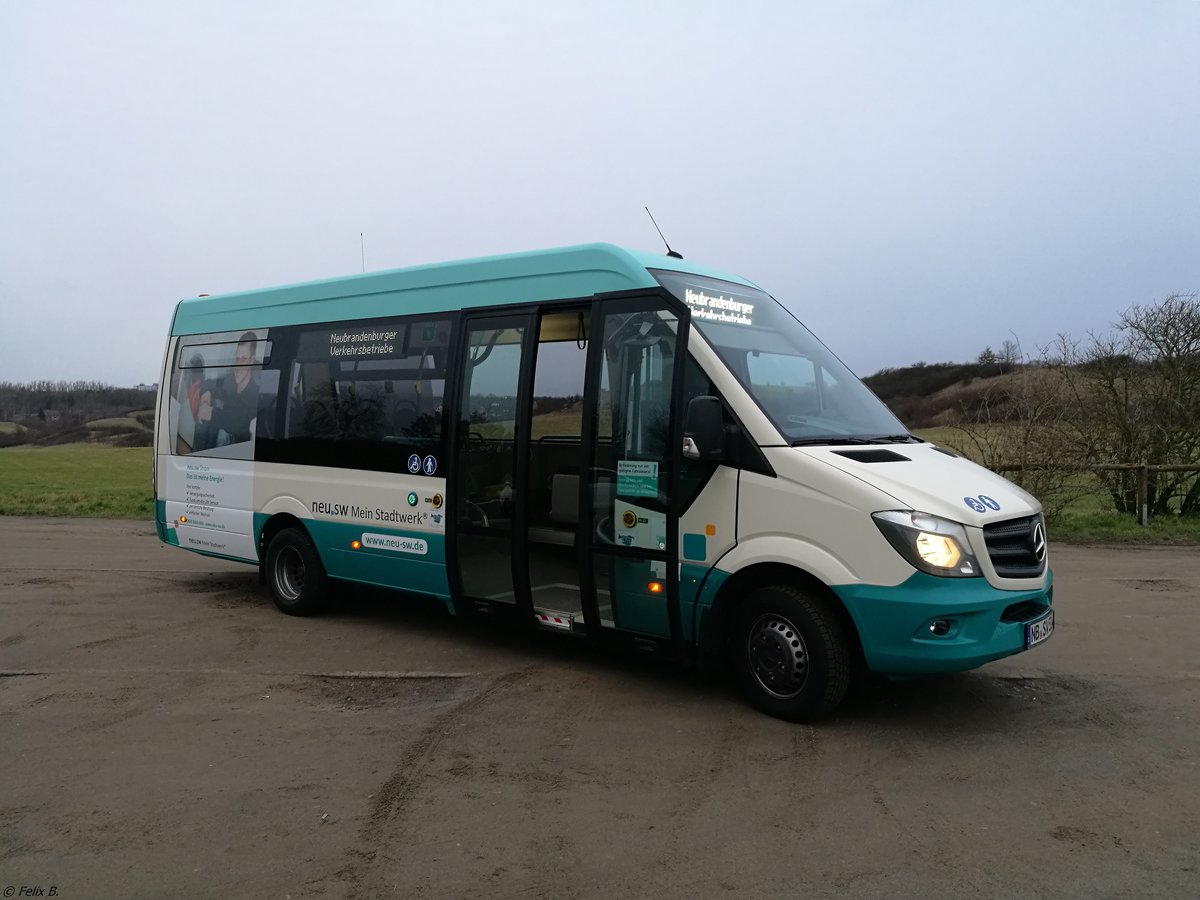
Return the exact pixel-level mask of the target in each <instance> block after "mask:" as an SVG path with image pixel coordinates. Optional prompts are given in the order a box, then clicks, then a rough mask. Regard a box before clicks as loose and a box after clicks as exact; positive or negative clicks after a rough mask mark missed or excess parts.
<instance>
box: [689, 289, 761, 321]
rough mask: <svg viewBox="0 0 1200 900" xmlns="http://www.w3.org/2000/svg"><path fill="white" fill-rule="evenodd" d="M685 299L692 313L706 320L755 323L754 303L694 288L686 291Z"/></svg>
mask: <svg viewBox="0 0 1200 900" xmlns="http://www.w3.org/2000/svg"><path fill="white" fill-rule="evenodd" d="M683 299H684V300H685V301H686V302H687V305H688V307H689V308H690V309H691V310H692V315H693V316H695V317H696V318H697V319H704V320H705V321H706V322H725V323H727V324H731V325H753V324H754V320H753V318H752V316H753V313H754V304H753V303H743V302H742V301H741V300H734V299H733V298H732V297H727V296H726V295H725V294H708V293H705V292H704V291H698V290H695V289H694V288H687V290H685V291H684V294H683Z"/></svg>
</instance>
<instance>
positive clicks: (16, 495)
mask: <svg viewBox="0 0 1200 900" xmlns="http://www.w3.org/2000/svg"><path fill="white" fill-rule="evenodd" d="M152 466H153V451H152V450H151V449H150V448H149V447H130V448H122V447H107V446H102V445H99V444H66V445H64V446H61V447H25V446H22V447H10V448H7V449H4V450H0V515H5V516H84V517H90V518H113V519H128V518H145V517H149V516H152V515H153V514H154V493H153V488H152V486H151V483H150V480H151V470H152Z"/></svg>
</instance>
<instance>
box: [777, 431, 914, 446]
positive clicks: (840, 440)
mask: <svg viewBox="0 0 1200 900" xmlns="http://www.w3.org/2000/svg"><path fill="white" fill-rule="evenodd" d="M923 443H925V441H924V440H923V439H921V438H919V437H917V436H916V435H915V434H881V435H880V436H879V437H833V436H829V437H811V438H797V439H796V440H794V441H792V446H793V447H814V446H818V445H821V444H826V445H830V446H843V445H846V444H923Z"/></svg>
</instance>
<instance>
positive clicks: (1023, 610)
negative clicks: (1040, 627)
mask: <svg viewBox="0 0 1200 900" xmlns="http://www.w3.org/2000/svg"><path fill="white" fill-rule="evenodd" d="M1049 608H1050V607H1048V606H1047V605H1046V604H1045V603H1038V602H1037V601H1036V600H1023V601H1022V602H1020V603H1014V604H1013V605H1012V606H1009V607H1007V608H1006V609H1005V610H1004V612H1002V613H1000V621H1001V622H1032V621H1033V620H1034V619H1036V618H1037V617H1038V616H1040V615H1043V614H1044V613H1045V612H1046V610H1048V609H1049Z"/></svg>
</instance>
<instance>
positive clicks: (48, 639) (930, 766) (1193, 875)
mask: <svg viewBox="0 0 1200 900" xmlns="http://www.w3.org/2000/svg"><path fill="white" fill-rule="evenodd" d="M1052 561H1053V565H1054V568H1055V575H1056V581H1055V584H1056V590H1055V597H1056V609H1057V616H1056V618H1057V628H1056V633H1055V635H1054V637H1053V638H1052V639H1051V640H1050V641H1049V642H1048V644H1046V645H1045V646H1044V647H1041V648H1038V649H1037V650H1035V651H1033V652H1031V653H1028V654H1022V655H1019V656H1017V657H1013V658H1010V659H1008V660H1004V661H1001V662H999V663H993V664H992V665H990V666H986V667H984V668H983V669H980V670H978V671H975V672H970V673H965V674H961V675H954V676H945V677H939V678H935V679H928V680H921V681H913V682H907V683H898V684H886V685H879V686H873V687H870V688H867V689H865V690H863V691H861V692H860V693H859V694H857V695H855V696H854V697H853V698H852V699H851V701H850V702H849V703H848V704H847V705H846V707H845V708H844V709H843V710H842V711H841V712H840V713H839V714H838V715H837V716H836V717H834V718H832V719H830V720H827V721H825V722H823V723H821V724H819V725H816V726H797V725H790V724H787V723H784V722H779V721H775V720H773V719H770V718H767V717H764V716H762V715H760V714H758V713H755V712H754V711H752V710H751V709H749V708H747V707H746V706H744V705H742V703H741V702H740V701H739V700H738V699H737V697H736V696H735V694H734V693H733V691H732V689H731V688H730V687H729V686H727V685H726V683H725V682H724V680H723V679H721V678H719V677H715V676H707V677H697V676H695V675H692V674H689V673H686V672H680V671H678V670H676V669H674V668H672V667H671V666H669V665H666V664H663V663H661V662H656V661H653V660H650V659H645V658H633V657H628V656H621V655H616V654H609V653H604V652H599V651H595V650H591V649H589V648H587V647H585V646H582V645H581V644H580V643H578V642H576V641H572V640H570V639H567V638H564V637H562V636H559V635H554V634H517V633H514V632H511V631H504V632H500V633H498V634H496V633H488V630H487V629H486V628H482V627H472V628H466V627H463V626H462V625H460V624H459V623H456V622H455V621H454V620H453V619H451V618H450V617H448V616H447V615H446V614H445V613H444V611H442V610H441V608H440V607H439V606H438V605H436V604H432V603H428V602H425V601H421V600H413V599H411V598H406V597H402V596H400V595H395V594H388V593H383V592H360V593H357V594H355V595H354V596H353V597H351V598H349V599H348V600H347V601H346V603H345V604H344V605H343V606H342V607H340V608H339V610H338V611H337V612H335V613H332V614H329V615H326V616H323V617H321V618H317V619H294V618H289V617H286V616H283V615H280V614H279V613H277V612H276V611H275V609H274V607H273V606H272V604H271V602H270V600H269V598H268V597H267V595H266V592H265V590H263V589H262V588H260V586H259V584H258V579H257V573H256V572H255V571H254V570H252V569H250V568H249V567H245V566H237V565H235V564H226V563H223V562H220V561H214V560H207V559H204V558H202V557H199V556H195V555H192V554H189V553H186V552H184V551H180V550H177V549H173V548H168V547H165V546H161V545H159V544H158V542H157V540H156V539H155V537H154V535H153V530H152V528H151V527H149V526H148V525H146V524H144V523H141V522H121V521H100V520H62V519H59V520H49V519H14V518H7V519H4V518H0V753H2V764H0V894H3V896H5V897H8V896H22V895H21V893H19V892H20V891H21V889H22V888H25V889H27V890H32V889H34V888H39V887H40V888H42V889H43V890H44V891H46V894H45V895H46V896H51V894H50V888H52V887H53V888H55V889H56V892H55V894H54V895H56V896H59V897H65V898H92V897H121V898H130V897H166V896H176V897H230V896H234V895H238V896H247V897H280V898H286V897H354V898H358V897H393V896H395V897H490V896H494V897H511V896H517V895H520V896H525V897H545V898H563V897H619V896H654V897H656V898H672V897H688V898H695V897H716V896H729V897H773V896H803V897H806V898H813V897H847V896H853V897H880V898H885V897H886V898H897V897H921V898H941V897H945V898H961V897H965V896H972V897H1053V898H1060V897H1087V898H1095V897H1147V896H1161V897H1196V896H1200V769H1198V765H1197V760H1198V759H1200V750H1198V748H1200V602H1198V600H1197V588H1198V587H1200V554H1198V553H1197V552H1196V551H1195V550H1194V549H1145V548H1138V549H1113V548H1078V547H1065V546H1055V547H1053V548H1052ZM9 887H12V888H13V889H14V890H13V892H12V893H11V894H10V893H9V892H8V890H7V888H9ZM32 895H33V894H31V893H26V894H25V896H32Z"/></svg>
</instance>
